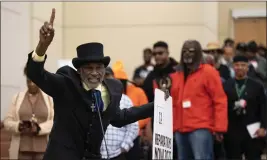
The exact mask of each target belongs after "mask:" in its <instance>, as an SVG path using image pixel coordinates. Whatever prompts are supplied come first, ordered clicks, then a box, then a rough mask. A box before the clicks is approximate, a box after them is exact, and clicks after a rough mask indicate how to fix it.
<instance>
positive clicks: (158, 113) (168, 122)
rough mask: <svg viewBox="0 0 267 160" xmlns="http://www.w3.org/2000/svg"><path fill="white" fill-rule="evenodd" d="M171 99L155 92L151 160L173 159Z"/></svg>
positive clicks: (157, 91) (159, 92)
mask: <svg viewBox="0 0 267 160" xmlns="http://www.w3.org/2000/svg"><path fill="white" fill-rule="evenodd" d="M172 121H173V119H172V97H169V98H168V99H167V100H165V95H164V92H162V91H161V90H159V89H156V90H155V101H154V132H153V149H152V151H153V152H152V159H168V160H169V159H173V155H172V154H173V126H172V123H173V122H172Z"/></svg>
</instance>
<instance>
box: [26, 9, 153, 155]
mask: <svg viewBox="0 0 267 160" xmlns="http://www.w3.org/2000/svg"><path fill="white" fill-rule="evenodd" d="M54 18H55V9H53V11H52V14H51V18H50V21H49V22H45V23H44V25H43V26H42V27H41V29H40V35H39V36H40V40H39V44H38V46H37V47H36V50H35V51H33V52H31V53H30V54H29V56H28V62H27V74H28V77H29V78H30V79H31V80H32V81H33V82H34V83H35V84H36V85H38V86H39V87H40V88H41V89H42V90H43V91H44V92H46V93H47V94H48V95H50V96H52V97H53V100H54V110H55V116H54V125H53V128H52V131H51V134H50V137H49V143H48V146H47V150H46V153H45V155H44V160H81V159H82V160H89V159H90V160H94V159H101V154H100V147H101V142H102V140H103V136H104V134H105V131H106V129H107V126H108V125H109V124H111V125H113V126H115V127H122V126H124V125H127V124H130V123H133V122H135V121H138V120H140V119H145V118H147V117H150V116H152V114H153V103H149V104H146V105H143V106H140V107H131V108H129V109H123V110H121V109H120V108H119V105H120V99H121V96H122V92H123V87H122V84H121V82H119V81H117V80H114V79H104V75H105V67H107V66H108V64H109V62H110V57H104V53H103V45H102V44H101V43H87V44H82V45H80V46H78V47H77V55H78V56H77V58H73V60H72V63H73V66H74V67H75V68H76V69H77V71H76V70H74V69H73V68H71V67H69V66H64V67H61V68H59V69H58V70H57V72H56V73H55V74H54V73H50V72H48V71H46V70H45V69H44V63H45V60H46V58H47V55H46V54H45V53H46V50H47V48H48V47H49V45H50V43H51V42H52V40H53V37H54V29H53V22H54ZM104 141H105V139H104ZM104 144H105V143H104ZM105 145H106V144H105ZM107 154H108V153H107Z"/></svg>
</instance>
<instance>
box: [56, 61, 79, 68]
mask: <svg viewBox="0 0 267 160" xmlns="http://www.w3.org/2000/svg"><path fill="white" fill-rule="evenodd" d="M57 65H58V68H60V67H63V66H66V65H67V66H70V67H72V68H73V69H75V70H76V68H75V67H74V66H73V65H72V60H69V59H60V60H58V61H57Z"/></svg>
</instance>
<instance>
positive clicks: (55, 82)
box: [27, 9, 65, 97]
mask: <svg viewBox="0 0 267 160" xmlns="http://www.w3.org/2000/svg"><path fill="white" fill-rule="evenodd" d="M54 19H55V9H53V10H52V14H51V17H50V21H49V22H45V23H44V25H43V26H42V27H41V29H40V33H39V38H40V40H39V43H38V45H37V47H36V50H35V51H33V52H31V53H30V54H29V56H28V62H27V76H28V78H29V79H31V80H32V81H33V82H34V83H35V84H36V85H37V86H38V87H39V88H41V89H42V90H43V91H44V92H45V93H46V94H48V95H50V96H52V97H57V96H60V95H62V94H61V93H62V91H63V89H64V83H65V81H64V77H63V76H61V75H59V74H53V73H50V72H48V71H46V70H45V69H44V63H45V60H46V57H47V56H46V55H45V52H46V50H47V49H48V47H49V45H50V44H51V42H52V40H53V37H54V33H55V31H54V29H53V23H54Z"/></svg>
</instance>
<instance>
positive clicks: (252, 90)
mask: <svg viewBox="0 0 267 160" xmlns="http://www.w3.org/2000/svg"><path fill="white" fill-rule="evenodd" d="M233 67H234V71H235V78H233V79H232V78H231V79H229V80H228V81H226V82H225V83H224V90H225V93H226V95H227V99H228V122H229V123H228V131H227V133H226V134H225V136H224V144H225V145H224V146H225V151H226V156H227V159H237V160H242V155H243V154H245V157H246V159H248V160H260V159H261V153H262V150H263V147H264V139H263V138H264V137H265V136H266V127H267V115H266V97H265V94H264V88H263V86H262V85H261V84H260V83H259V82H257V81H255V80H254V79H251V78H250V77H248V74H247V73H248V70H249V60H248V58H247V57H245V56H244V55H237V56H235V57H234V59H233ZM253 126H254V127H253ZM251 127H252V128H254V129H250V128H251Z"/></svg>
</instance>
